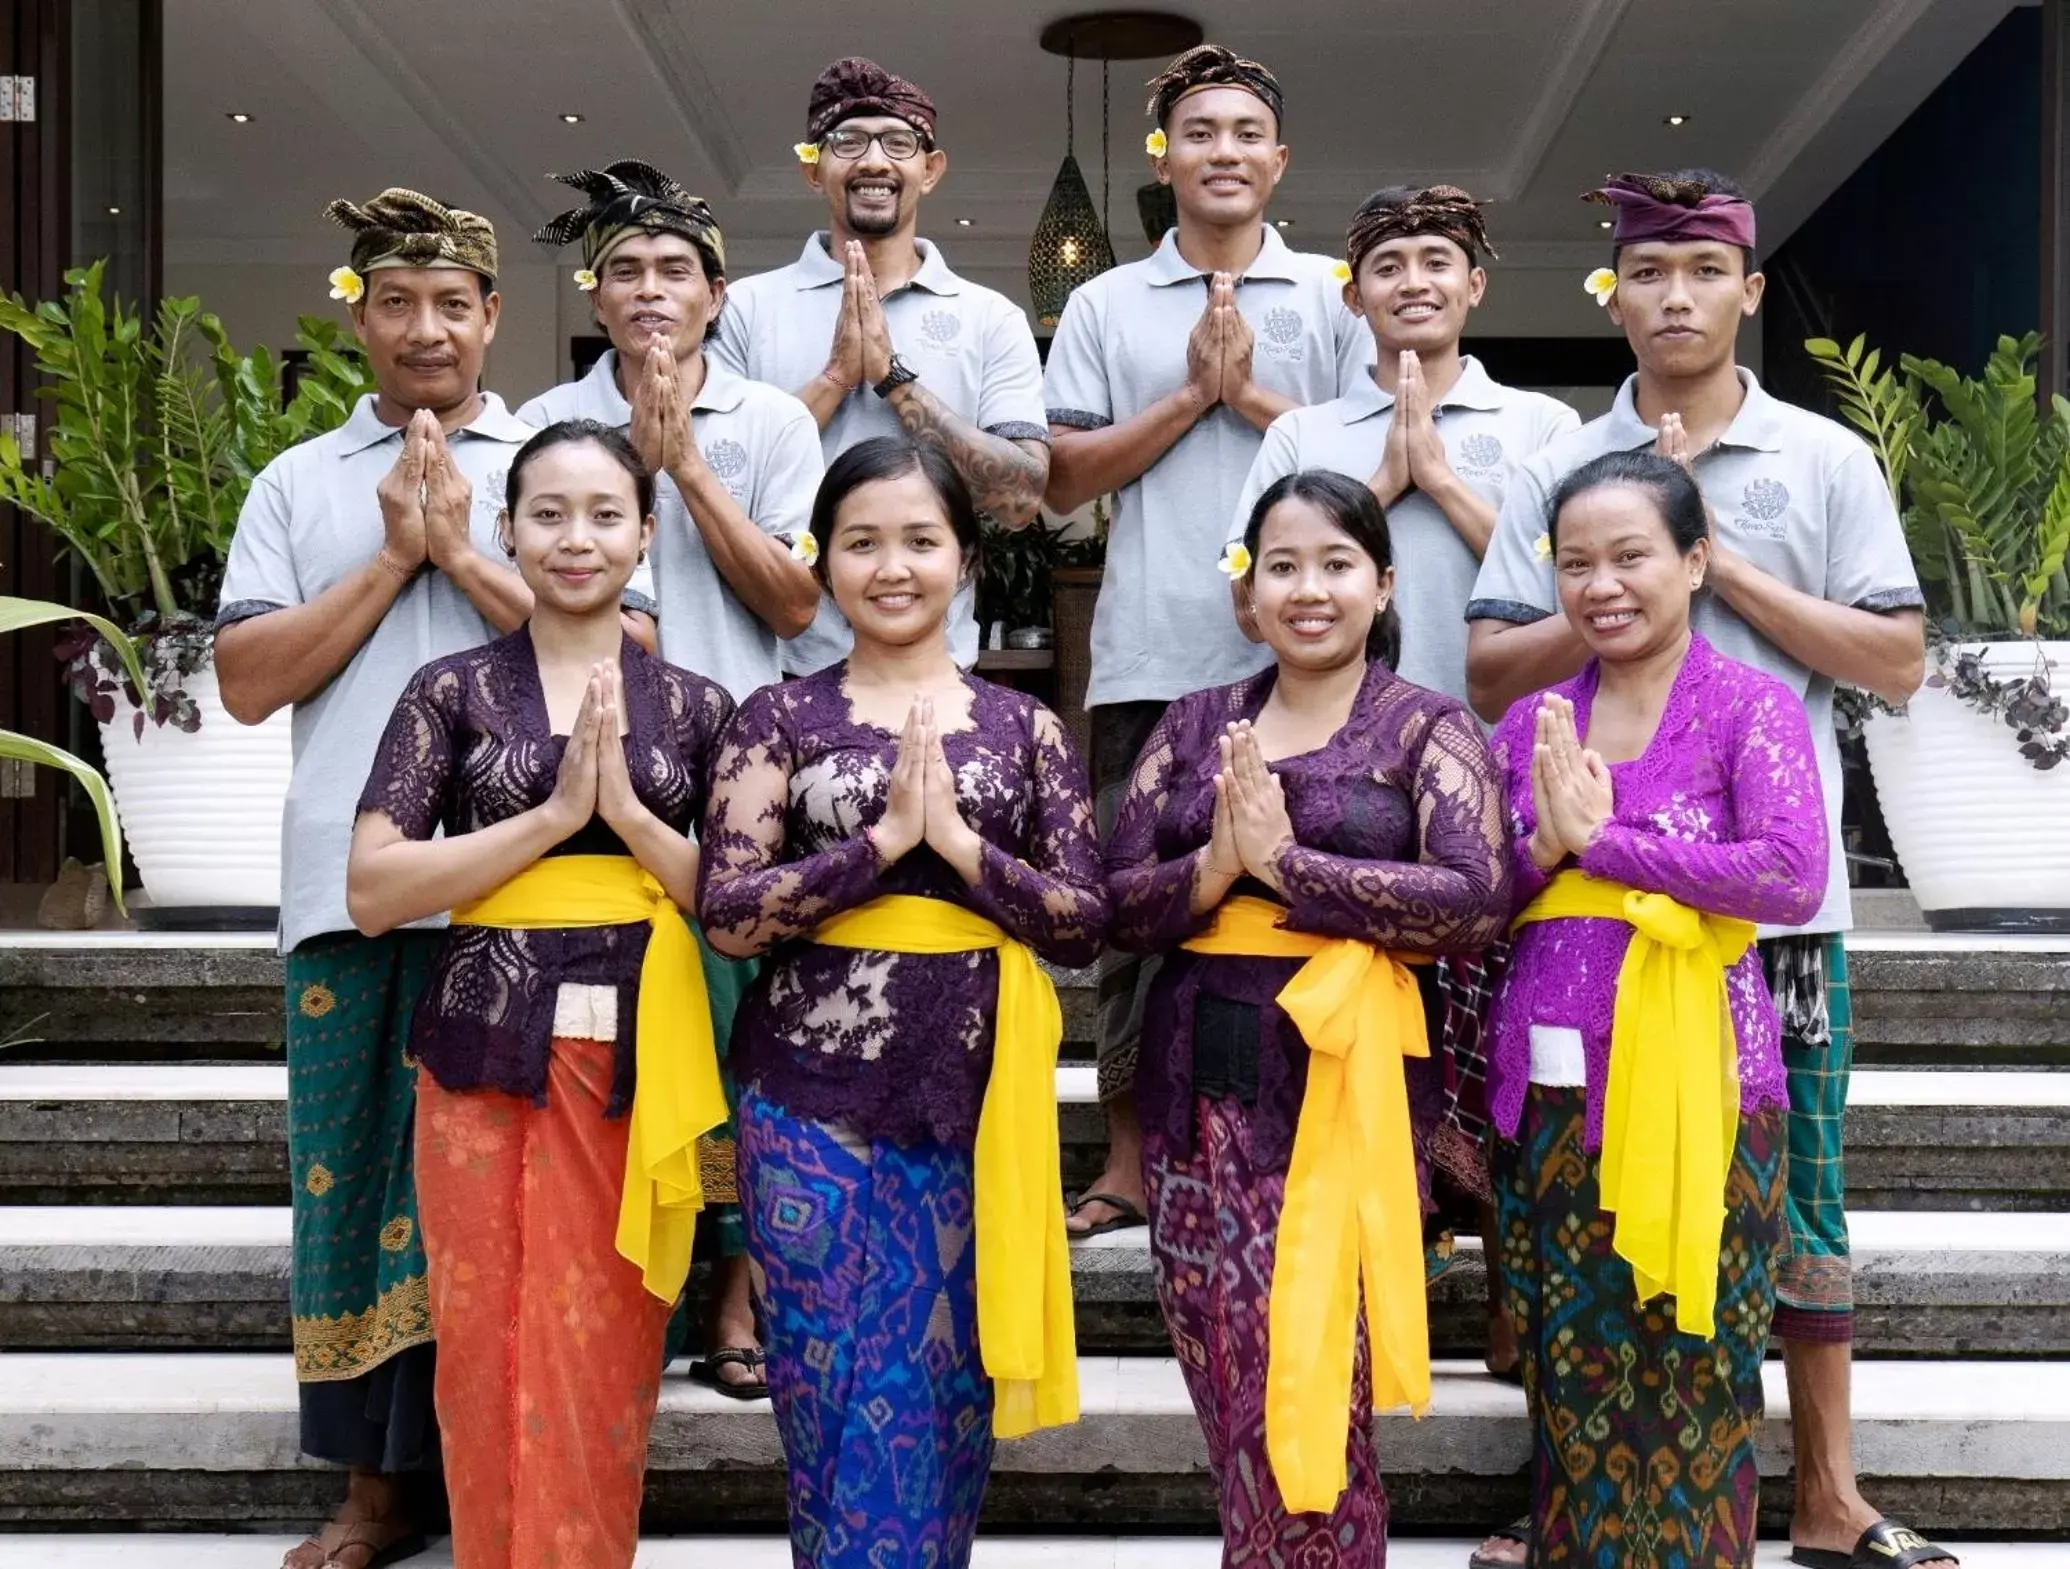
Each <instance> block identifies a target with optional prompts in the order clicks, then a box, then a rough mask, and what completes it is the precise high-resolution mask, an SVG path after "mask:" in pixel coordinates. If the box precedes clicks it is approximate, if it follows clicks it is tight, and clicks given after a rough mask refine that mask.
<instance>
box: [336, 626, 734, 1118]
mask: <svg viewBox="0 0 2070 1569" xmlns="http://www.w3.org/2000/svg"><path fill="white" fill-rule="evenodd" d="M618 659H619V667H620V669H621V670H622V671H623V672H624V680H625V713H626V726H627V734H626V737H625V757H626V764H627V769H628V771H629V773H630V774H631V776H632V782H633V789H634V791H635V792H636V793H637V794H638V795H639V798H640V800H641V801H642V802H644V803H645V804H646V806H647V809H648V810H649V811H651V812H652V813H654V815H655V816H656V817H658V818H660V819H661V820H662V821H663V822H665V823H667V824H668V825H669V826H670V827H671V828H674V829H677V830H678V831H680V832H682V833H686V834H687V833H689V832H690V831H691V829H692V828H694V827H695V826H696V823H697V818H698V814H699V813H700V811H701V810H702V809H703V806H704V800H705V785H706V780H707V779H708V777H709V775H710V769H711V763H712V759H713V756H714V755H715V753H716V752H717V750H718V738H719V734H720V732H721V731H722V730H723V729H724V728H725V724H726V720H727V718H728V717H729V715H730V714H731V713H732V710H733V702H732V699H731V698H729V697H728V696H727V695H726V692H725V689H724V688H723V687H720V686H718V685H717V684H716V683H714V682H711V681H707V680H705V679H704V677H702V676H698V675H692V674H691V673H690V672H689V671H687V670H679V669H677V668H676V667H675V666H674V665H668V664H663V663H662V662H661V661H660V660H658V659H656V658H654V657H653V656H652V655H650V654H648V653H647V652H646V651H645V650H644V649H642V648H641V647H640V646H639V645H638V644H637V643H634V642H633V641H632V640H631V639H629V638H628V639H626V640H625V642H624V644H623V645H622V647H621V648H620V651H619V655H618ZM567 745H568V738H567V737H566V736H557V735H555V734H554V733H553V726H552V724H551V723H550V722H549V720H548V719H547V715H546V693H545V690H544V689H543V688H542V687H541V686H540V684H539V660H538V656H537V655H536V654H534V652H533V650H532V634H531V632H530V630H529V629H526V628H520V629H519V630H517V631H515V632H513V633H511V634H510V635H509V636H508V637H503V638H499V639H497V640H496V641H495V642H493V643H487V644H484V645H483V646H482V647H480V648H474V649H469V650H468V651H467V652H466V653H463V654H452V655H449V656H447V657H446V658H444V659H435V660H433V661H432V662H431V663H430V664H428V665H426V666H425V667H424V668H423V669H422V670H420V671H418V672H417V674H416V675H415V676H413V677H411V679H410V684H409V686H408V687H406V688H405V689H404V691H403V695H402V697H401V698H400V699H399V700H398V701H397V703H396V705H395V713H394V715H393V716H392V717H391V718H390V719H389V721H388V729H387V731H386V733H385V734H384V735H383V736H382V737H381V748H380V750H379V751H378V752H377V753H376V754H375V757H374V768H373V773H372V774H371V776H370V777H369V778H368V780H367V787H366V791H365V793H364V794H363V795H361V797H360V800H359V810H360V811H362V812H380V813H383V814H384V815H386V816H387V818H388V819H389V821H390V822H392V823H394V824H395V826H396V827H397V828H399V829H400V830H401V831H402V832H403V834H404V835H405V836H406V837H407V838H411V839H429V838H430V837H431V836H432V834H433V832H434V831H435V830H437V829H440V828H443V829H444V830H445V832H446V834H447V836H448V837H451V836H453V835H456V834H467V833H474V832H476V831H477V830H479V829H483V828H487V827H489V826H490V825H491V824H493V823H500V822H503V821H505V820H507V819H509V818H512V817H516V816H518V815H519V814H520V813H523V812H528V811H530V810H531V809H532V808H533V807H535V806H539V805H541V804H543V803H544V802H545V800H546V798H547V797H548V796H550V795H552V794H553V787H554V781H555V780H556V779H557V778H558V777H559V774H560V768H561V754H562V753H563V752H565V751H566V750H567ZM548 853H549V854H552V855H625V854H627V853H628V852H627V850H626V848H625V845H624V842H623V841H621V840H620V839H619V837H618V835H617V834H616V833H614V832H612V830H611V829H610V828H609V827H608V826H607V825H606V824H605V822H604V820H603V819H602V818H601V817H592V818H591V819H590V821H589V823H588V825H587V826H586V827H584V828H582V829H581V830H580V831H579V832H577V833H576V834H574V835H573V836H572V837H571V838H569V839H567V840H565V841H564V842H563V843H561V844H560V845H558V846H556V847H555V848H554V849H553V850H551V851H549V852H548ZM686 913H687V912H686ZM646 952H647V923H646V922H644V921H642V922H640V923H638V924H637V925H632V926H592V927H568V928H556V929H552V930H541V931H506V930H502V929H499V928H492V927H486V926H463V927H455V928H454V929H453V931H452V932H451V933H450V935H448V937H447V938H446V943H445V947H444V948H443V950H442V951H441V952H440V954H439V958H438V962H437V964H436V965H435V966H434V967H433V969H432V972H431V980H430V983H429V984H428V985H427V986H426V987H425V989H424V995H423V997H422V998H421V999H420V1000H419V1001H418V1003H417V1013H416V1017H415V1019H414V1020H413V1021H412V1023H411V1026H410V1051H411V1053H412V1055H414V1056H415V1057H416V1058H417V1060H418V1061H419V1062H420V1063H422V1064H423V1066H424V1067H425V1069H426V1070H427V1071H428V1072H429V1073H430V1074H431V1076H432V1077H433V1078H434V1079H436V1080H437V1081H438V1082H439V1085H440V1087H441V1088H444V1089H448V1090H473V1089H493V1090H502V1091H504V1092H505V1093H507V1094H511V1095H523V1096H526V1097H528V1098H529V1099H531V1100H532V1101H533V1102H534V1103H538V1104H543V1102H544V1100H545V1096H546V1063H547V1055H548V1050H549V1048H550V1046H551V1044H552V1040H553V1018H554V1003H555V1000H556V999H557V997H558V996H559V993H560V989H561V986H562V985H563V984H564V983H565V984H573V985H583V986H613V987H616V988H617V990H618V1040H617V1058H616V1064H615V1067H614V1070H613V1073H612V1080H611V1099H610V1102H609V1104H608V1105H607V1106H606V1108H605V1110H606V1112H607V1114H609V1115H613V1116H615V1115H617V1114H618V1113H620V1112H622V1111H623V1110H624V1109H625V1108H626V1107H627V1106H629V1105H631V1104H632V1091H633V1064H634V1060H635V1059H634V1046H635V1042H634V1039H633V1035H634V1030H633V1021H634V1018H635V1015H636V1012H637V999H638V984H639V973H640V961H641V959H642V958H644V957H645V956H646Z"/></svg>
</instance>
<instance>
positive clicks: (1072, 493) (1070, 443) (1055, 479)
mask: <svg viewBox="0 0 2070 1569" xmlns="http://www.w3.org/2000/svg"><path fill="white" fill-rule="evenodd" d="M1212 407H1214V404H1213V403H1212V401H1203V400H1202V398H1201V396H1200V394H1199V392H1198V391H1196V390H1195V388H1194V387H1193V386H1192V384H1191V383H1185V384H1182V385H1180V386H1179V387H1178V388H1177V389H1176V390H1174V391H1172V392H1168V393H1166V394H1165V395H1164V396H1163V397H1161V398H1159V399H1158V400H1157V401H1156V402H1155V403H1153V404H1151V405H1150V406H1149V407H1148V408H1147V409H1144V410H1143V411H1142V413H1140V414H1137V415H1134V416H1132V417H1130V418H1128V419H1125V420H1123V421H1121V423H1119V424H1118V425H1103V426H1101V427H1100V428H1099V429H1098V430H1080V429H1079V428H1078V427H1077V426H1075V425H1057V424H1052V425H1051V426H1050V427H1049V504H1050V506H1051V507H1052V508H1053V509H1055V510H1056V511H1058V512H1076V511H1077V510H1078V509H1079V508H1080V507H1082V506H1084V505H1085V504H1086V503H1087V502H1088V501H1090V500H1092V499H1093V497H1095V496H1104V495H1107V494H1108V493H1110V492H1112V491H1116V490H1119V489H1121V487H1122V486H1124V485H1132V484H1134V483H1135V482H1136V481H1137V480H1139V479H1141V478H1142V477H1143V476H1144V475H1145V474H1147V473H1149V472H1150V470H1151V469H1152V468H1153V467H1155V465H1156V463H1157V461H1158V459H1160V458H1162V457H1163V456H1164V455H1165V454H1166V453H1167V452H1169V451H1171V450H1172V448H1173V447H1175V446H1176V445H1178V441H1179V438H1180V437H1181V436H1183V435H1185V434H1186V432H1187V431H1189V430H1191V429H1192V428H1193V427H1194V426H1195V425H1197V424H1199V423H1200V417H1201V416H1202V415H1203V414H1205V413H1207V411H1208V410H1209V409H1210V408H1212Z"/></svg>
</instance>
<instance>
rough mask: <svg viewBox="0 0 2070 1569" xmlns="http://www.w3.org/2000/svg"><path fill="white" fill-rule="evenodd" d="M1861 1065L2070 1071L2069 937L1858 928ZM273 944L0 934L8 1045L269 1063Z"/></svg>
mask: <svg viewBox="0 0 2070 1569" xmlns="http://www.w3.org/2000/svg"><path fill="white" fill-rule="evenodd" d="M1848 943H1849V966H1850V972H1851V979H1852V983H1853V993H1854V1007H1855V1025H1856V1036H1857V1047H1856V1049H1857V1052H1858V1054H1859V1057H1860V1060H1861V1061H1863V1062H1865V1063H1892V1064H1897V1063H1910V1064H1928V1065H1939V1066H1960V1067H2009V1066H2015V1065H2019V1064H2051V1065H2055V1066H2070V938H2064V937H2017V936H2012V937H2007V936H1995V935H1991V936H1983V935H1979V936H1968V935H1963V934H1957V933H1921V932H1857V933H1854V934H1852V935H1851V936H1850V937H1849V939H1848ZM1051 973H1052V974H1053V975H1055V976H1056V978H1057V980H1058V983H1059V987H1060V990H1061V992H1062V994H1063V1001H1064V1038H1065V1045H1066V1055H1067V1056H1075V1055H1081V1054H1083V1053H1084V1052H1086V1051H1087V1050H1088V1049H1089V1045H1090V1042H1091V1041H1092V1039H1093V1033H1094V1030H1093V1018H1094V1009H1093V990H1092V986H1093V972H1092V971H1091V970H1090V969H1084V970H1075V971H1052V972H1051ZM281 985H282V970H281V961H280V959H279V957H278V956H277V955H276V954H275V953H274V951H273V939H272V937H271V936H270V935H269V934H266V933H257V932H245V933H217V934H200V933H194V934H190V933H144V932H7V933H0V1041H7V1042H10V1043H14V1044H12V1045H11V1046H10V1049H9V1055H10V1057H11V1058H12V1059H13V1060H15V1061H31V1060H45V1061H118V1060H119V1061H139V1060H160V1061H171V1060H190V1059H211V1060H218V1061H220V1060H226V1059H233V1058H234V1059H239V1060H253V1061H257V1060H265V1059H266V1058H267V1057H268V1056H272V1055H277V1054H278V1052H279V1050H280V1041H281V1029H282V1023H281Z"/></svg>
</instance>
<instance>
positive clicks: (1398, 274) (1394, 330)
mask: <svg viewBox="0 0 2070 1569" xmlns="http://www.w3.org/2000/svg"><path fill="white" fill-rule="evenodd" d="M1345 251H1346V256H1345V260H1346V264H1347V265H1348V266H1349V267H1350V269H1351V277H1350V279H1349V280H1348V281H1347V282H1346V283H1345V285H1344V303H1345V304H1346V305H1347V306H1349V307H1350V308H1351V309H1352V310H1354V311H1356V312H1357V313H1358V314H1359V315H1360V316H1362V317H1364V318H1365V322H1366V325H1367V327H1368V328H1369V329H1371V331H1372V335H1373V344H1374V347H1375V350H1376V351H1377V352H1376V355H1375V359H1374V363H1373V370H1372V374H1371V375H1370V376H1367V377H1363V378H1361V379H1360V380H1359V381H1358V382H1357V383H1356V384H1355V385H1353V386H1352V387H1351V389H1350V390H1349V391H1347V392H1346V393H1345V394H1344V396H1343V397H1341V398H1333V399H1331V400H1330V401H1329V402H1328V403H1318V404H1315V405H1313V406H1311V407H1308V408H1298V409H1289V410H1288V411H1287V412H1286V413H1284V414H1282V415H1281V416H1280V417H1279V418H1278V419H1276V420H1274V421H1273V422H1272V427H1271V428H1270V429H1269V430H1267V431H1266V432H1265V444H1264V446H1263V447H1261V448H1260V449H1259V452H1258V456H1257V459H1256V460H1255V461H1254V462H1253V463H1252V464H1251V472H1250V476H1249V478H1247V479H1246V480H1245V481H1244V485H1243V490H1242V492H1241V493H1240V494H1239V495H1238V497H1237V502H1236V511H1235V515H1234V516H1233V517H1232V518H1231V519H1230V524H1229V537H1230V538H1231V539H1241V538H1242V537H1243V533H1244V529H1245V526H1246V525H1247V524H1248V523H1249V522H1250V515H1251V508H1252V507H1253V506H1255V505H1256V504H1257V500H1258V497H1259V496H1261V495H1263V494H1264V493H1265V489H1266V487H1267V486H1269V485H1270V484H1271V483H1272V482H1273V481H1274V480H1276V479H1278V478H1280V477H1281V476H1282V475H1285V474H1292V473H1296V472H1298V471H1299V470H1301V469H1309V468H1322V469H1334V470H1336V471H1337V472H1338V473H1340V474H1346V475H1349V476H1350V477H1352V478H1353V479H1357V480H1360V481H1363V482H1364V483H1365V484H1366V485H1368V486H1369V487H1370V488H1371V489H1372V491H1373V494H1374V495H1375V496H1377V497H1378V498H1379V500H1380V504H1381V506H1383V507H1385V508H1386V509H1387V530H1388V535H1389V537H1390V539H1391V540H1392V542H1393V545H1394V561H1395V569H1394V571H1395V588H1394V603H1395V604H1396V605H1397V606H1399V607H1400V609H1401V617H1402V655H1401V669H1400V671H1399V672H1398V673H1399V674H1400V675H1401V676H1402V677H1403V678H1404V679H1406V680H1409V681H1413V682H1415V683H1416V684H1417V685H1418V686H1426V687H1429V688H1431V689H1432V690H1433V691H1437V692H1445V693H1449V694H1450V695H1451V696H1453V697H1456V698H1460V699H1462V700H1464V698H1465V697H1466V621H1465V615H1464V612H1465V609H1466V602H1467V600H1468V599H1470V598H1471V597H1472V596H1473V580H1474V575H1475V574H1476V573H1477V572H1478V571H1479V570H1480V565H1481V556H1482V553H1483V552H1485V551H1486V550H1487V548H1488V536H1489V535H1490V534H1491V533H1493V532H1494V527H1495V514H1496V511H1497V510H1498V509H1499V508H1500V507H1501V505H1502V492H1503V487H1504V485H1505V484H1506V482H1507V480H1508V478H1509V472H1510V468H1511V466H1512V465H1513V464H1515V463H1516V461H1517V460H1518V459H1519V458H1521V457H1523V456H1525V455H1526V454H1527V453H1532V452H1536V451H1537V450H1538V449H1539V448H1540V447H1542V446H1544V445H1545V444H1546V443H1547V442H1548V441H1551V440H1552V439H1553V438H1554V437H1555V436H1563V435H1566V434H1567V433H1569V432H1570V431H1573V430H1576V429H1578V428H1579V427H1580V425H1581V419H1580V416H1579V415H1577V414H1576V413H1575V412H1574V411H1573V410H1572V409H1570V408H1568V407H1567V405H1566V404H1564V403H1562V402H1560V401H1559V400H1558V399H1557V398H1549V397H1546V396H1545V395H1544V394H1543V393H1538V392H1521V391H1518V390H1517V389H1516V388H1514V387H1505V386H1502V385H1501V384H1500V383H1498V382H1497V381H1496V380H1495V379H1494V378H1493V377H1491V376H1490V375H1489V374H1488V373H1487V371H1485V370H1484V369H1482V368H1481V364H1480V362H1479V361H1478V360H1476V359H1474V358H1473V357H1472V356H1471V355H1462V354H1461V353H1460V352H1459V338H1460V335H1461V334H1462V333H1463V332H1464V331H1465V330H1466V318H1467V313H1468V312H1469V311H1471V310H1472V309H1473V308H1474V307H1475V306H1476V305H1478V304H1480V302H1481V297H1482V295H1483V293H1484V292H1485V291H1486V289H1487V283H1488V276H1487V273H1486V272H1485V271H1484V270H1483V269H1482V267H1481V265H1480V258H1481V256H1483V255H1489V256H1492V255H1494V251H1493V250H1492V249H1491V248H1490V246H1489V244H1488V233H1487V229H1486V227H1485V226H1484V224H1483V222H1482V217H1481V212H1480V208H1479V207H1478V206H1477V205H1476V204H1475V202H1474V199H1473V198H1472V197H1471V196H1469V195H1468V194H1467V193H1466V192H1465V191H1462V190H1460V189H1459V188H1458V187H1457V186H1454V185H1438V186H1432V187H1430V188H1429V189H1427V190H1415V189H1411V188H1410V187H1408V186H1391V187H1389V188H1387V189H1385V190H1380V191H1375V192H1374V193H1373V194H1372V195H1371V196H1369V197H1367V198H1366V200H1365V202H1364V203H1363V205H1361V206H1360V208H1359V210H1358V211H1357V212H1356V213H1355V214H1353V216H1352V220H1351V225H1350V229H1349V231H1348V232H1347V234H1346V236H1345ZM1241 615H1242V610H1241V607H1240V606H1239V618H1241Z"/></svg>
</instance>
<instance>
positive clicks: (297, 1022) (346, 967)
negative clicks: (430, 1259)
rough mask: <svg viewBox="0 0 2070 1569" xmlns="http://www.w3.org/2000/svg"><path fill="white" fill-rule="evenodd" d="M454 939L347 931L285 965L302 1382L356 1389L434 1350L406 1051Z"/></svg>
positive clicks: (413, 1071)
mask: <svg viewBox="0 0 2070 1569" xmlns="http://www.w3.org/2000/svg"><path fill="white" fill-rule="evenodd" d="M444 940H445V934H444V933H443V932H436V931H430V932H425V931H402V932H391V933H390V934H389V935H387V936H385V937H360V936H357V935H350V934H342V933H340V934H332V935H329V936H324V937H315V938H311V939H310V940H309V941H307V942H305V943H303V944H302V945H301V946H300V947H298V948H297V949H296V950H295V951H294V952H293V953H291V954H289V955H288V956H287V965H286V968H287V1063H288V1101H287V1113H288V1171H289V1176H290V1179H291V1181H292V1183H293V1195H292V1196H293V1202H294V1273H293V1278H292V1283H291V1286H290V1293H289V1295H290V1300H291V1305H292V1308H293V1314H294V1344H295V1376H296V1377H297V1378H298V1379H300V1380H301V1381H302V1382H304V1383H327V1382H331V1381H334V1380H340V1379H350V1378H356V1377H358V1376H359V1375H360V1374H362V1373H364V1372H366V1371H367V1370H368V1369H370V1368H373V1367H377V1366H379V1365H380V1364H381V1363H383V1362H385V1361H387V1360H388V1358H390V1357H392V1356H394V1355H395V1354H396V1353H397V1352H398V1351H405V1350H408V1349H409V1348H410V1347H411V1346H416V1345H422V1344H424V1343H425V1342H426V1341H429V1340H430V1339H431V1307H430V1300H429V1297H428V1295H427V1292H426V1285H425V1273H424V1244H423V1239H422V1237H421V1236H420V1235H419V1234H418V1229H417V1187H416V1175H415V1168H414V1165H413V1163H412V1159H411V1138H412V1134H413V1130H414V1128H415V1114H416V1106H417V1064H416V1060H415V1059H414V1058H413V1057H411V1056H410V1054H409V1044H410V1014H411V1012H412V1011H413V1010H414V1008H415V1007H416V1003H417V997H418V994H419V993H420V992H422V991H423V989H424V983H425V981H426V979H427V978H428V976H429V975H430V972H431V963H432V960H433V959H434V958H435V957H436V956H437V954H438V950H439V945H440V944H441V943H442V942H443V941H444Z"/></svg>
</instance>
